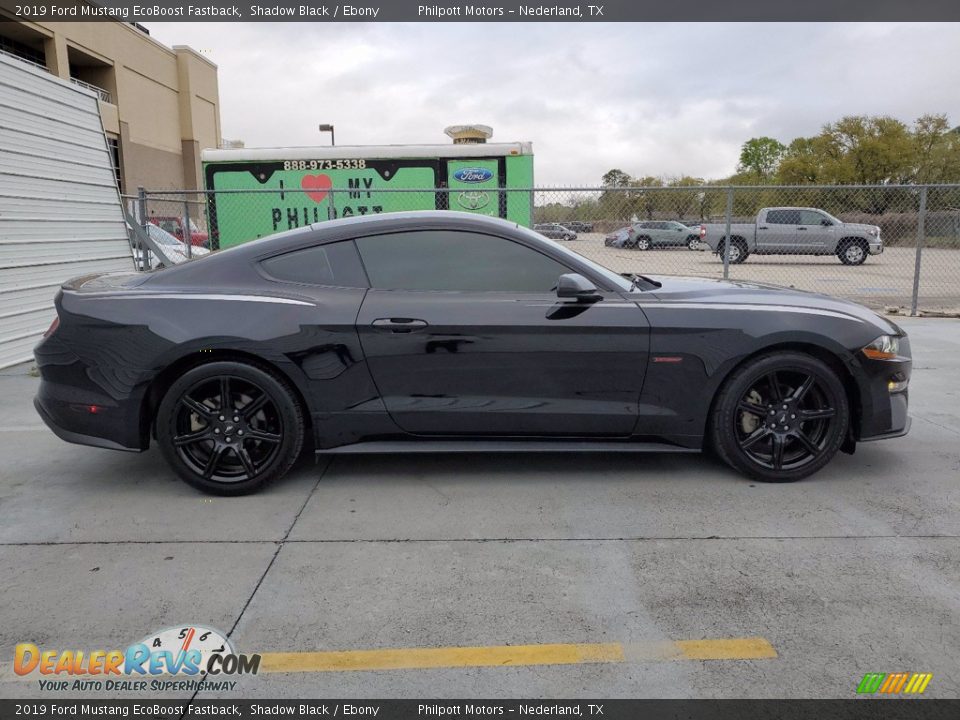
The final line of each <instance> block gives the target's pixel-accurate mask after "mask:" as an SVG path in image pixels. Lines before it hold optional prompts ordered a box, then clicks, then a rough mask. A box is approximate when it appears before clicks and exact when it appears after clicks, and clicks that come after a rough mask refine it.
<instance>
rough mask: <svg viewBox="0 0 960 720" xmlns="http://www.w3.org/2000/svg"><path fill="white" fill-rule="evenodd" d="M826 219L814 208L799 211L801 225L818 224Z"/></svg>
mask: <svg viewBox="0 0 960 720" xmlns="http://www.w3.org/2000/svg"><path fill="white" fill-rule="evenodd" d="M826 219H827V218H826V216H824V215H823V214H822V213H818V212H817V211H816V210H801V211H800V224H801V225H819V224H820V223H821V221H823V220H826Z"/></svg>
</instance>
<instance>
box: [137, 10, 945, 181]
mask: <svg viewBox="0 0 960 720" xmlns="http://www.w3.org/2000/svg"><path fill="white" fill-rule="evenodd" d="M148 27H149V29H150V31H151V33H152V35H153V36H154V37H156V38H157V39H158V40H160V41H161V42H163V43H165V44H167V45H190V46H192V47H194V48H195V49H197V50H200V51H202V52H203V53H204V54H205V55H206V56H207V57H209V58H210V59H211V60H212V61H213V62H215V63H217V65H218V66H219V79H220V103H221V122H222V128H223V135H224V137H226V138H231V139H234V138H236V139H242V140H244V141H245V142H246V144H247V147H263V146H278V145H318V144H326V143H327V142H328V138H329V136H328V135H323V136H321V135H320V133H318V131H317V124H318V123H333V124H334V125H335V126H336V133H337V143H338V144H341V145H348V144H350V145H354V144H356V145H371V144H392V143H445V142H448V138H447V137H446V136H445V135H444V134H443V128H444V127H445V126H447V125H450V124H460V123H469V122H478V123H484V124H487V125H491V126H492V127H493V128H494V138H493V140H494V141H516V140H530V141H532V142H533V147H534V154H535V156H536V163H535V168H536V169H535V172H536V180H537V184H538V185H580V184H588V185H595V184H599V181H600V177H601V175H602V174H603V173H604V172H606V171H607V170H609V169H610V168H613V167H619V168H621V169H623V170H624V171H626V172H628V173H630V174H631V175H636V176H643V175H664V176H675V175H692V176H695V177H704V178H708V179H709V178H717V177H723V176H726V175H729V174H730V173H732V172H733V171H734V169H735V166H736V163H737V158H738V155H739V148H740V145H741V143H742V142H743V141H744V140H746V139H747V138H750V137H754V136H758V135H770V136H772V137H775V138H777V139H779V140H781V141H783V142H789V141H790V140H791V139H792V138H794V137H796V136H798V135H812V134H815V133H816V132H818V130H819V129H820V127H821V125H823V124H824V123H825V122H829V121H831V120H834V119H837V118H839V117H841V116H843V115H845V114H863V113H867V114H890V115H893V116H895V117H898V118H900V119H901V120H904V121H908V122H909V121H912V120H914V119H915V118H916V117H918V116H919V115H921V114H923V113H927V112H938V113H941V112H942V113H946V114H947V115H948V116H949V117H950V120H951V122H952V124H954V125H957V124H960V92H958V91H957V89H958V88H960V24H949V23H942V24H934V25H926V24H919V23H914V24H880V23H863V24H824V23H813V24H806V23H793V24H786V23H783V24H760V23H753V24H732V25H726V24H717V23H687V24H629V23H619V24H609V25H604V24H572V23H556V24H551V23H543V24H514V23H485V24H467V23H463V24H461V23H457V24H453V23H436V24H430V23H420V24H393V23H345V24H324V23H224V24H218V23H148Z"/></svg>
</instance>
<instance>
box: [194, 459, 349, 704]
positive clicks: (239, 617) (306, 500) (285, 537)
mask: <svg viewBox="0 0 960 720" xmlns="http://www.w3.org/2000/svg"><path fill="white" fill-rule="evenodd" d="M332 464H333V458H331V459H330V460H329V461H328V462H327V464H326V465H324V467H323V469H322V470H321V471H320V473H319V475H318V476H317V481H316V482H315V483H314V484H313V487H312V488H310V492H308V493H307V496H306V497H305V498H304V499H303V503H302V504H301V505H300V509H299V510H297V514H296V515H294V517H293V522H291V523H290V527H288V528H287V531H286V532H285V533H284V534H283V538H282V539H280V540H279V541H273V542H275V543H276V549H275V550H274V551H273V555H271V556H270V562H268V563H267V567H266V568H264V570H263V573H261V575H260V579H259V580H257V584H256V585H254V587H253V591H252V592H251V593H250V596H249V597H248V598H247V601H246V602H245V603H244V604H243V607H242V608H240V613H239V614H238V615H237V619H236V620H234V621H233V625H232V626H231V628H230V630H228V631H227V639H228V640H229V639H230V638H231V637H233V632H234V631H235V630H236V629H237V625H239V624H240V621H241V620H242V619H243V615H244V613H245V612H246V611H247V608H248V607H250V603H251V602H253V598H254V597H255V596H256V594H257V591H258V590H260V586H261V585H262V584H263V581H264V579H266V577H267V575H268V574H269V573H270V569H271V568H272V567H273V564H274V563H275V562H276V561H277V557H278V556H279V555H280V551H281V550H283V546H284V545H285V544H286V543H287V540H288V538H289V537H290V533H291V532H293V528H294V527H296V524H297V522H298V521H299V520H300V516H301V515H302V514H303V511H304V510H305V509H306V507H307V504H308V503H309V502H310V499H311V498H312V497H313V494H314V493H315V492H316V491H317V487H319V485H320V481H321V480H323V478H324V476H326V474H327V471H328V470H329V469H330V466H331V465H332ZM206 675H207V674H206V673H203V675H202V676H201V681H202V680H203V679H205V678H206ZM199 694H200V688H197V689H196V690H194V691H193V694H192V695H191V696H190V699H189V700H188V701H187V704H186V706H185V708H184V712H183V713H182V714H181V715H180V718H181V719H182V718H183V717H184V716H185V715H186V714H187V711H188V709H189V707H190V706H192V705H193V702H194V700H196V699H197V695H199Z"/></svg>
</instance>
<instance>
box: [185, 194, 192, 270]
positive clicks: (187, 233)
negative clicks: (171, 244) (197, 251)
mask: <svg viewBox="0 0 960 720" xmlns="http://www.w3.org/2000/svg"><path fill="white" fill-rule="evenodd" d="M187 198H188V195H187V193H184V194H183V241H184V242H185V243H186V245H187V260H189V259H190V258H192V257H193V227H192V226H191V225H190V201H189V200H188V199H187Z"/></svg>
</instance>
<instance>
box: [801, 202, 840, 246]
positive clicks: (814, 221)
mask: <svg viewBox="0 0 960 720" xmlns="http://www.w3.org/2000/svg"><path fill="white" fill-rule="evenodd" d="M824 221H828V219H827V216H826V215H824V214H823V213H821V212H817V211H816V210H801V211H800V224H799V225H798V226H797V250H796V252H799V253H803V254H805V255H816V254H819V253H823V252H826V249H827V244H828V241H832V238H833V232H832V231H833V224H832V223H831V224H830V225H824ZM828 222H829V221H828Z"/></svg>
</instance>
